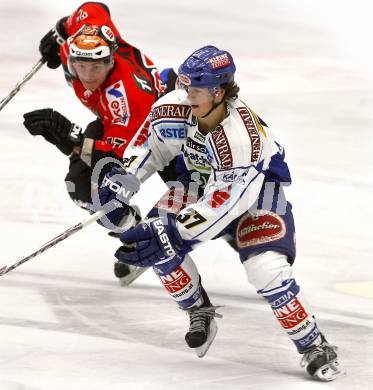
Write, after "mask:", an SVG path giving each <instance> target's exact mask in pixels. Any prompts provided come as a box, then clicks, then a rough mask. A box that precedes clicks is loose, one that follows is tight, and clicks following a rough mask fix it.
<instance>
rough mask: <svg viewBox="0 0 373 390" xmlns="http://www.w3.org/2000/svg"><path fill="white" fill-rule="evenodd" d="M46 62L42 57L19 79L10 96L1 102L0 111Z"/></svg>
mask: <svg viewBox="0 0 373 390" xmlns="http://www.w3.org/2000/svg"><path fill="white" fill-rule="evenodd" d="M44 64H45V60H44V59H43V58H40V60H39V61H38V62H37V63H36V64H35V65H34V66H33V67H32V69H31V70H30V72H28V73H27V74H26V75H25V76H24V77H23V79H22V80H21V81H19V82H18V83H17V84H16V86H15V87H14V88H13V89H12V91H11V92H10V93H9V95H8V96H6V97H5V98H4V99H2V100H1V102H0V111H1V110H2V109H3V108H4V107H5V106H6V105H7V104H8V103H9V101H10V100H11V99H12V98H13V96H15V95H16V94H17V93H18V91H19V90H20V89H21V87H22V86H23V85H24V84H25V83H26V82H27V81H28V80H30V79H31V77H32V76H33V75H34V74H35V73H36V72H37V71H38V70H39V69H40V68H41V67H42V66H43V65H44Z"/></svg>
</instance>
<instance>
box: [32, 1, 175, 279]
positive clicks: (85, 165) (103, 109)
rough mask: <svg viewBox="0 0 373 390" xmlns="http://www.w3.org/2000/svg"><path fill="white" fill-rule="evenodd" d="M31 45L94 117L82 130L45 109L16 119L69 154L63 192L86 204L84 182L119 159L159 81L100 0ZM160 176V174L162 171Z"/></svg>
mask: <svg viewBox="0 0 373 390" xmlns="http://www.w3.org/2000/svg"><path fill="white" fill-rule="evenodd" d="M39 49H40V52H41V54H42V56H43V58H44V59H45V60H46V61H47V65H48V67H49V68H51V69H55V68H58V67H59V66H60V65H61V63H62V67H63V71H64V75H65V78H66V80H67V82H68V84H69V85H70V86H72V87H73V89H74V91H75V94H76V96H77V97H78V99H79V100H80V102H81V103H82V104H83V105H84V106H86V107H87V108H88V109H89V110H91V111H92V113H93V114H94V115H95V116H96V117H97V119H96V120H94V121H93V122H91V123H90V124H89V125H88V126H87V128H86V129H85V131H83V129H82V128H81V127H79V126H78V125H76V124H74V123H71V122H70V121H69V120H68V119H67V118H65V117H64V116H63V115H62V114H60V113H59V112H57V111H54V110H52V109H51V108H45V109H40V110H35V111H32V112H29V113H26V114H24V125H25V127H26V128H27V129H28V130H29V132H30V133H31V134H32V135H42V136H43V137H44V138H45V139H46V140H47V141H48V142H50V143H52V144H54V145H55V146H56V147H57V148H58V149H59V150H60V151H61V152H62V153H64V154H65V155H68V156H69V157H70V166H69V171H68V173H67V175H66V178H65V181H66V185H67V189H68V192H69V195H70V196H71V198H72V199H73V201H74V202H75V203H77V204H78V205H79V206H81V207H83V208H86V209H90V204H91V187H92V184H94V183H95V182H97V181H98V182H100V181H101V179H102V178H103V177H104V175H105V173H106V172H108V171H110V170H111V168H112V167H113V166H114V165H115V161H116V160H120V159H121V157H122V156H123V152H124V150H125V148H126V147H127V145H128V144H129V142H130V141H131V139H132V137H133V136H134V134H135V133H136V131H137V129H138V128H139V127H140V126H141V124H142V122H143V121H144V119H145V118H146V116H147V114H148V112H149V110H150V107H151V105H152V104H153V103H154V102H155V101H156V100H157V99H158V98H159V97H160V96H161V95H162V93H163V92H164V90H165V86H164V85H163V84H162V83H161V81H160V76H159V73H158V70H157V69H156V68H155V66H154V65H153V63H152V62H151V60H150V59H149V58H147V57H146V56H145V55H144V54H143V53H142V52H141V51H140V50H138V49H137V48H136V47H134V46H132V45H130V44H129V43H127V42H126V41H125V40H124V39H123V38H122V37H121V35H120V34H119V32H118V30H117V28H116V27H115V25H114V23H113V22H112V20H111V16H110V11H109V8H108V7H107V6H106V5H104V4H102V3H97V2H87V3H84V4H82V5H81V6H80V7H79V8H78V9H77V10H76V11H75V12H73V13H72V15H70V16H69V17H64V18H62V19H61V20H59V21H58V22H57V24H56V26H55V27H54V28H53V29H52V30H51V31H49V32H48V33H47V34H46V35H45V36H44V37H43V38H42V39H41V42H40V46H39ZM104 157H111V158H112V160H111V162H109V163H107V164H105V165H104V166H103V167H102V169H100V175H99V177H98V178H91V176H92V172H93V169H94V167H95V166H96V164H97V163H98V162H99V161H100V160H102V159H103V158H104ZM160 174H161V176H166V177H165V178H164V179H165V180H166V181H167V180H168V177H167V171H165V172H163V173H160ZM115 272H116V274H117V276H123V275H125V274H126V273H127V272H128V267H127V266H125V265H123V264H117V265H116V269H115Z"/></svg>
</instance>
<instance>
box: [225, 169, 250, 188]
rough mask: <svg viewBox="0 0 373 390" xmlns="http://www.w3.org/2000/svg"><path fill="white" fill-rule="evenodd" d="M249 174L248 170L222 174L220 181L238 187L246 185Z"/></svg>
mask: <svg viewBox="0 0 373 390" xmlns="http://www.w3.org/2000/svg"><path fill="white" fill-rule="evenodd" d="M248 173H249V171H248V170H241V171H238V170H235V171H232V172H228V173H224V175H223V178H222V180H223V181H224V182H226V183H236V184H239V185H245V184H246V176H247V174H248Z"/></svg>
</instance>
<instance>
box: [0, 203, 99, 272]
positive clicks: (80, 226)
mask: <svg viewBox="0 0 373 390" xmlns="http://www.w3.org/2000/svg"><path fill="white" fill-rule="evenodd" d="M104 214H105V212H104V211H103V210H100V211H97V212H96V213H94V214H92V215H90V216H89V217H88V218H86V219H84V220H83V221H81V222H79V223H77V224H76V225H74V226H71V227H70V228H68V229H67V230H65V231H64V232H63V233H61V234H59V235H58V236H56V237H54V238H52V239H51V240H50V241H48V242H46V243H45V244H43V245H42V246H41V247H40V248H38V249H37V250H36V251H35V252H32V253H30V254H29V255H27V256H24V257H22V258H20V259H19V260H17V261H16V262H15V263H14V264H12V265H10V266H4V267H2V268H0V276H3V275H5V274H7V273H8V272H10V271H13V270H14V269H15V268H17V267H19V266H20V265H22V264H23V263H26V261H29V260H31V259H32V258H34V257H36V256H39V255H40V254H41V253H43V252H45V251H46V250H48V249H50V248H52V247H53V246H55V245H56V244H58V243H59V242H61V241H63V240H66V238H68V237H70V236H72V235H73V234H75V233H76V232H78V231H80V230H82V229H83V228H84V227H86V226H88V225H90V224H91V223H93V222H95V221H97V220H98V219H99V218H101V217H102V216H103V215H104Z"/></svg>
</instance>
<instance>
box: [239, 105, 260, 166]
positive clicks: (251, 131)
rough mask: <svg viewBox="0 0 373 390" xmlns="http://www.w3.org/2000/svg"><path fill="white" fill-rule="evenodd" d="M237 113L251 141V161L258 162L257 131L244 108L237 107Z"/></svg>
mask: <svg viewBox="0 0 373 390" xmlns="http://www.w3.org/2000/svg"><path fill="white" fill-rule="evenodd" d="M237 111H238V113H239V114H240V116H241V119H242V121H243V123H244V125H245V127H246V130H247V133H248V135H249V137H250V141H251V161H252V162H256V161H258V160H259V156H260V149H261V142H260V136H259V133H258V130H257V128H256V126H255V124H254V121H253V118H252V117H251V114H250V111H249V110H248V109H247V108H246V107H238V108H237Z"/></svg>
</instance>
